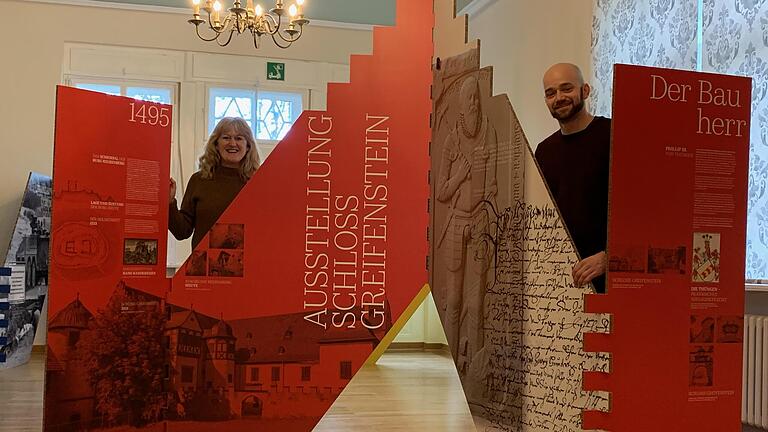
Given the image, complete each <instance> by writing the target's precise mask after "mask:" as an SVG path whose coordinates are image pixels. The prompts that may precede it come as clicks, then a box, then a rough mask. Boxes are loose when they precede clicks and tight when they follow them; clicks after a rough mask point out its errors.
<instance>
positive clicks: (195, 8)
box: [192, 0, 200, 16]
mask: <svg viewBox="0 0 768 432" xmlns="http://www.w3.org/2000/svg"><path fill="white" fill-rule="evenodd" d="M192 15H195V16H197V15H200V0H192Z"/></svg>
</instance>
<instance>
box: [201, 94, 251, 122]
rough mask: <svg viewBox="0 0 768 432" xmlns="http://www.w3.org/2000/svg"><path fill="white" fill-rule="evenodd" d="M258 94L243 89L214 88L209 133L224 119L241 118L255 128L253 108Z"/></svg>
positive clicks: (209, 114)
mask: <svg viewBox="0 0 768 432" xmlns="http://www.w3.org/2000/svg"><path fill="white" fill-rule="evenodd" d="M255 102H256V92H255V91H251V90H241V89H226V88H213V89H211V90H210V99H209V103H210V108H209V110H208V132H209V133H210V132H211V131H213V128H215V127H216V124H218V123H219V120H221V119H222V118H224V117H240V118H243V119H245V121H246V122H247V123H248V126H250V127H251V128H253V119H254V116H253V106H254V105H255Z"/></svg>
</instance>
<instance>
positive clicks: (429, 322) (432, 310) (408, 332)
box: [394, 293, 448, 345]
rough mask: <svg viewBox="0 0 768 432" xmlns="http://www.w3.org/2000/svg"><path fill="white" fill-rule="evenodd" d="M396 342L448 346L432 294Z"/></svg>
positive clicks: (415, 313)
mask: <svg viewBox="0 0 768 432" xmlns="http://www.w3.org/2000/svg"><path fill="white" fill-rule="evenodd" d="M394 342H395V343H425V344H443V345H448V340H447V339H446V338H445V332H444V331H443V325H442V324H441V323H440V316H439V315H438V313H437V307H436V306H435V300H434V299H433V298H432V293H429V294H428V295H427V297H426V298H425V299H424V302H423V303H422V304H421V306H419V308H418V309H416V311H415V312H414V313H413V316H411V319H409V320H408V322H407V323H406V324H405V326H404V327H403V329H402V330H400V333H398V334H397V337H396V338H395V340H394Z"/></svg>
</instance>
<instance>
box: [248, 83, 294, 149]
mask: <svg viewBox="0 0 768 432" xmlns="http://www.w3.org/2000/svg"><path fill="white" fill-rule="evenodd" d="M256 106H257V111H256V115H257V117H256V120H257V125H256V131H255V134H256V139H257V140H268V141H280V140H281V139H283V138H284V137H285V135H286V134H287V133H288V131H289V130H290V129H291V126H293V123H294V122H295V121H296V120H297V119H298V118H299V116H300V115H301V111H302V101H301V95H300V94H297V93H284V92H271V91H260V92H259V100H258V102H257V105H256Z"/></svg>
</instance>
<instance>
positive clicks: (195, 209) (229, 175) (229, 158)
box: [168, 117, 260, 249]
mask: <svg viewBox="0 0 768 432" xmlns="http://www.w3.org/2000/svg"><path fill="white" fill-rule="evenodd" d="M259 164H260V162H259V155H258V152H257V151H256V141H255V140H254V138H253V132H251V128H250V127H249V126H248V123H246V122H245V120H243V119H241V118H239V117H225V118H223V119H221V121H219V124H217V125H216V128H214V129H213V132H212V133H211V136H210V137H209V138H208V143H206V145H205V153H204V154H203V155H202V156H201V157H200V171H198V172H196V173H194V174H192V177H191V178H190V179H189V183H188V184H187V190H186V191H185V192H184V198H183V199H182V201H181V208H180V209H179V208H178V207H177V203H176V198H175V197H176V182H174V181H173V179H171V187H170V209H169V213H168V229H169V230H170V231H171V233H172V234H173V236H174V237H176V239H178V240H183V239H186V238H189V236H190V235H191V236H192V248H193V249H194V248H195V247H196V246H197V244H198V243H199V242H200V240H202V238H203V237H204V236H205V234H206V233H207V232H208V231H209V230H210V229H211V227H213V224H214V223H215V222H216V220H217V219H218V218H219V216H221V214H222V213H223V212H224V210H225V209H226V208H227V207H228V206H229V204H230V203H231V202H232V200H234V199H235V197H236V196H237V194H238V193H239V192H240V189H242V188H243V186H245V183H246V182H247V181H248V179H250V178H251V176H252V175H253V173H255V172H256V170H257V169H258V168H259Z"/></svg>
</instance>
